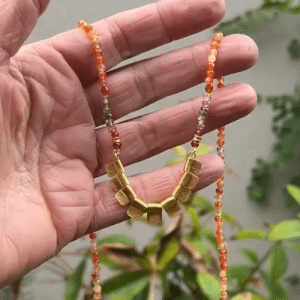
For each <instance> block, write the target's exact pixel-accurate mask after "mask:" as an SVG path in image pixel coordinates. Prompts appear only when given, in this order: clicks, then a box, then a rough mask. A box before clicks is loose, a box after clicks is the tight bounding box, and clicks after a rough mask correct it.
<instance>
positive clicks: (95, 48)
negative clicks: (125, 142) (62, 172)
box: [78, 21, 121, 158]
mask: <svg viewBox="0 0 300 300" xmlns="http://www.w3.org/2000/svg"><path fill="white" fill-rule="evenodd" d="M78 27H79V28H81V29H82V30H83V31H84V32H85V33H86V35H87V37H88V38H89V39H90V41H91V45H92V46H91V49H92V52H93V56H94V59H95V62H96V66H97V69H98V77H99V85H100V92H101V94H102V96H103V104H104V108H103V118H104V121H105V125H106V126H107V127H108V131H109V133H110V134H111V137H112V145H113V149H114V154H115V156H116V157H117V158H119V156H120V149H121V139H120V135H119V133H118V131H117V128H116V126H115V125H114V120H113V116H112V112H111V109H110V107H109V102H110V97H109V89H108V86H107V83H106V77H107V75H106V67H105V65H104V59H103V53H102V47H101V44H100V42H99V40H98V37H97V34H96V32H95V30H94V29H93V27H92V26H91V25H90V24H88V23H87V22H86V21H79V22H78Z"/></svg>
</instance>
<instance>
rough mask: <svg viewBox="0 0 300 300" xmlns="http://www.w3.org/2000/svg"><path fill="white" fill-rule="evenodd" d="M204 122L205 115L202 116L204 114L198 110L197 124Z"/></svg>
mask: <svg viewBox="0 0 300 300" xmlns="http://www.w3.org/2000/svg"><path fill="white" fill-rule="evenodd" d="M204 122H205V116H204V115H203V114H202V113H201V111H200V115H199V117H198V126H201V125H203V124H204Z"/></svg>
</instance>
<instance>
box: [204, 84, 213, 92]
mask: <svg viewBox="0 0 300 300" xmlns="http://www.w3.org/2000/svg"><path fill="white" fill-rule="evenodd" d="M205 91H206V93H211V92H212V91H213V86H212V85H207V86H206V87H205Z"/></svg>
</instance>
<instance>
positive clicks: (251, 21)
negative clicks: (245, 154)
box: [215, 0, 300, 208]
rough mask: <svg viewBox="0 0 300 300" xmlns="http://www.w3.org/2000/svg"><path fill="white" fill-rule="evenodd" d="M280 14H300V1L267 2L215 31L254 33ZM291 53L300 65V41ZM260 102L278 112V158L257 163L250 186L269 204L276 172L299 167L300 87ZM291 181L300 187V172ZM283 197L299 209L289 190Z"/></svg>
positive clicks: (252, 193)
mask: <svg viewBox="0 0 300 300" xmlns="http://www.w3.org/2000/svg"><path fill="white" fill-rule="evenodd" d="M280 13H284V14H300V1H293V0H284V1H273V0H263V1H262V3H261V5H260V7H258V8H256V9H254V10H250V11H247V12H246V13H245V14H244V15H243V16H238V17H235V18H233V19H232V20H229V21H225V22H222V23H220V24H219V25H218V26H217V27H216V28H215V31H222V32H223V33H224V34H225V35H228V34H233V33H243V34H251V33H253V32H255V30H257V29H258V28H260V27H261V26H262V25H264V24H266V23H268V22H270V21H273V20H274V19H275V18H276V17H277V16H279V15H280ZM287 50H288V53H289V57H290V59H291V60H293V61H294V62H295V61H299V63H300V40H299V39H295V38H292V37H291V41H290V43H289V45H288V46H287ZM258 103H259V104H261V103H265V104H268V105H270V106H271V107H272V109H273V111H274V113H275V116H274V117H273V119H272V123H273V124H272V132H273V134H274V135H275V137H276V142H275V144H274V146H273V152H274V158H272V159H271V160H269V161H267V160H266V159H263V158H258V159H257V164H256V166H255V167H254V168H253V169H252V178H251V183H250V185H249V187H248V194H249V197H250V198H251V199H253V200H254V201H256V202H257V203H260V204H265V203H267V200H268V197H269V192H270V189H271V188H272V177H273V175H274V174H275V172H276V170H278V169H279V168H283V167H285V166H291V165H299V162H298V161H299V155H298V153H297V151H296V150H297V149H298V147H299V139H298V136H299V134H300V118H299V116H300V89H299V88H297V87H296V88H295V92H294V94H292V95H281V96H262V95H259V97H258ZM288 180H290V181H287V182H286V184H288V183H290V184H295V185H298V186H300V170H299V175H297V176H295V177H293V178H291V179H288ZM283 195H284V197H283V198H284V199H286V203H287V207H291V208H295V207H296V204H295V202H294V201H293V200H292V198H291V197H290V195H289V194H288V193H287V192H286V191H285V190H284V191H283Z"/></svg>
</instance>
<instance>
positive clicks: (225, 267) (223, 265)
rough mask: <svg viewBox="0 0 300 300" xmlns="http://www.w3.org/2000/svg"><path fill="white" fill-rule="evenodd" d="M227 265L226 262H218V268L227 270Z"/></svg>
mask: <svg viewBox="0 0 300 300" xmlns="http://www.w3.org/2000/svg"><path fill="white" fill-rule="evenodd" d="M227 267H228V265H227V263H226V262H224V263H221V264H220V269H221V270H223V271H225V270H227Z"/></svg>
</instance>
